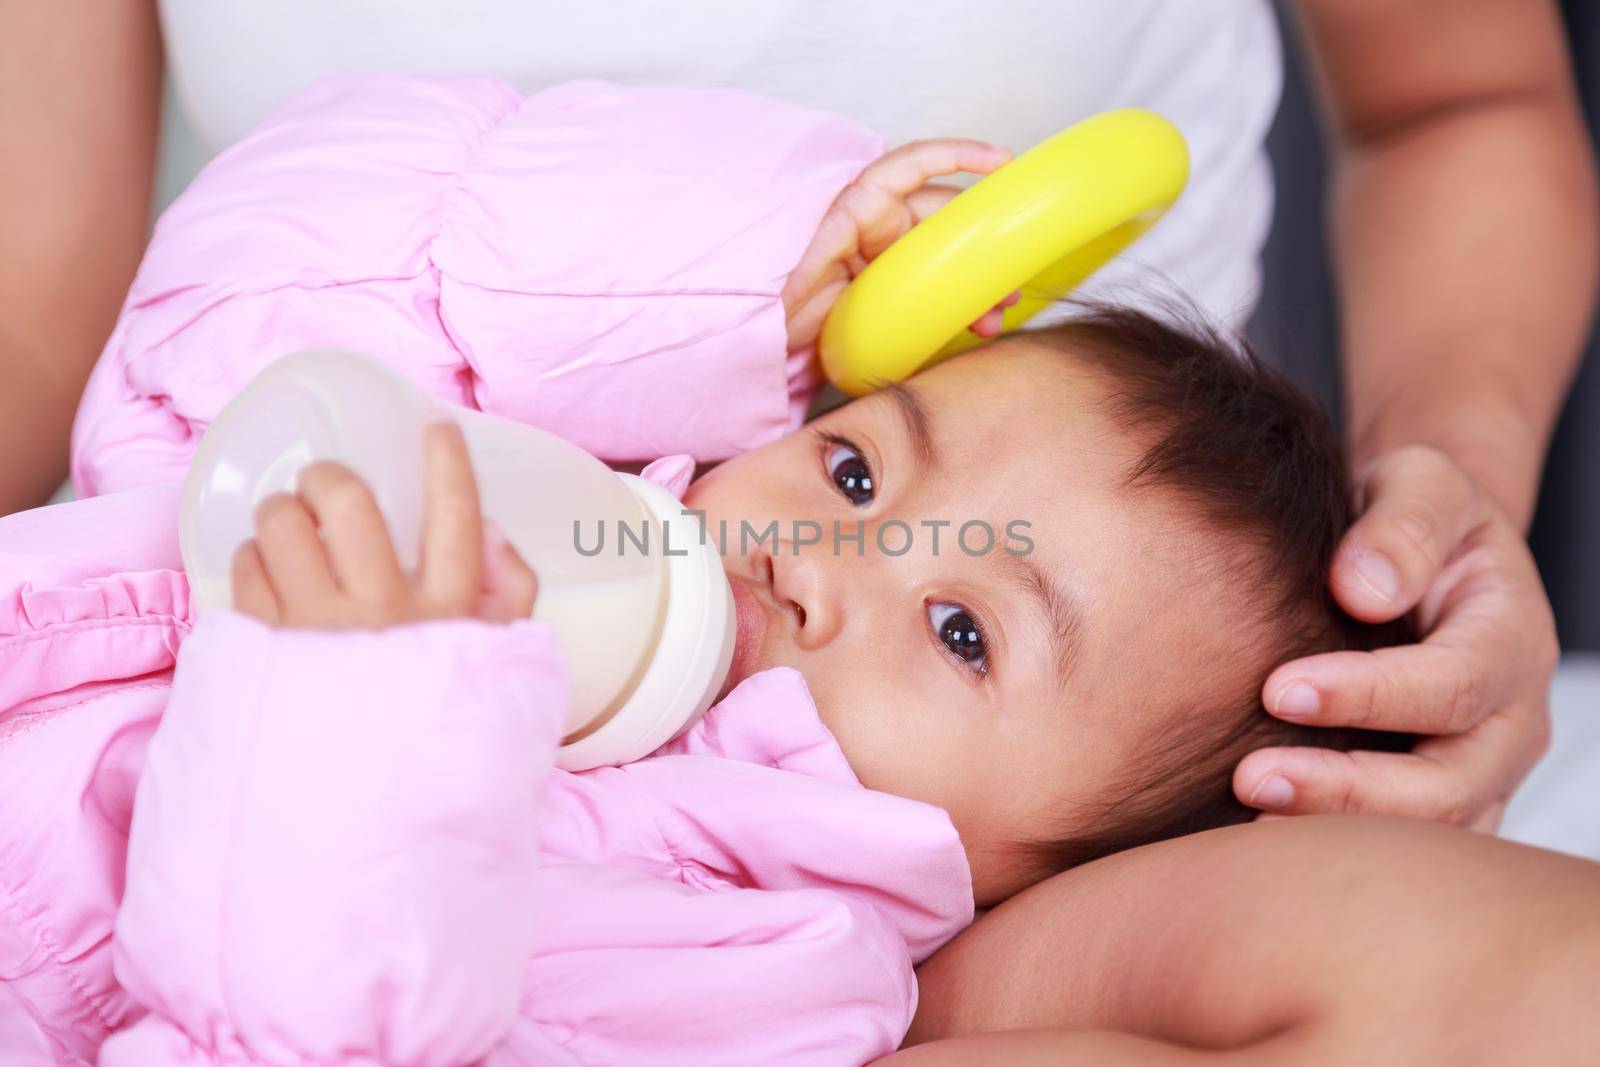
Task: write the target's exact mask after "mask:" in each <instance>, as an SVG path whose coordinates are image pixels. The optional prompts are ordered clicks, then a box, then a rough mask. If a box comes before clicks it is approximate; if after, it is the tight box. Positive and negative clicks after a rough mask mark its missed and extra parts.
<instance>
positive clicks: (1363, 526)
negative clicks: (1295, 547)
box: [1331, 445, 1490, 622]
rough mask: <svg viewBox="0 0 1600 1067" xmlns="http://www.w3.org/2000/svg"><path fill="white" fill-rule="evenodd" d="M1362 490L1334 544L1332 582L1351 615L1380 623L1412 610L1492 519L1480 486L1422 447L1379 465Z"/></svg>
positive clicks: (1390, 455)
mask: <svg viewBox="0 0 1600 1067" xmlns="http://www.w3.org/2000/svg"><path fill="white" fill-rule="evenodd" d="M1361 488H1362V492H1363V495H1364V496H1365V498H1366V507H1365V509H1364V510H1363V512H1362V514H1361V517H1360V518H1359V519H1357V520H1356V522H1355V523H1354V524H1353V525H1352V526H1351V527H1350V529H1349V530H1347V531H1346V532H1345V535H1344V537H1343V538H1342V539H1341V540H1340V542H1339V550H1338V552H1337V554H1336V555H1335V557H1334V562H1333V569H1332V574H1331V582H1332V586H1333V593H1334V596H1335V598H1337V599H1338V601H1339V603H1340V604H1341V605H1342V606H1343V607H1344V609H1345V610H1346V611H1348V612H1349V613H1350V614H1351V615H1354V616H1355V617H1356V618H1358V619H1363V620H1366V621H1368V622H1382V621H1386V620H1389V619H1395V618H1398V617H1400V616H1401V615H1403V614H1405V613H1406V612H1407V611H1410V610H1411V608H1412V607H1414V606H1415V605H1416V603H1417V601H1418V600H1420V599H1421V598H1422V596H1423V594H1424V593H1426V592H1427V590H1428V587H1429V586H1430V585H1432V584H1433V580H1434V578H1435V577H1436V576H1437V575H1438V573H1439V571H1440V569H1441V568H1442V567H1443V566H1444V564H1445V561H1446V560H1447V559H1448V558H1449V557H1450V554H1451V553H1452V552H1454V551H1455V549H1456V547H1457V546H1458V545H1460V544H1461V542H1462V541H1463V540H1465V539H1466V537H1467V535H1468V534H1469V533H1470V532H1471V531H1472V530H1474V529H1475V528H1477V527H1478V526H1480V525H1482V524H1483V523H1484V522H1485V521H1487V520H1488V519H1489V518H1490V512H1489V509H1488V506H1487V503H1486V501H1485V499H1484V496H1483V493H1482V491H1481V490H1480V489H1479V488H1478V486H1477V483H1476V482H1474V481H1473V480H1472V478H1471V477H1470V476H1468V475H1467V474H1466V472H1464V471H1463V470H1462V469H1461V468H1460V467H1459V466H1457V465H1456V463H1455V461H1453V460H1452V459H1450V457H1448V456H1447V455H1445V454H1444V453H1443V452H1440V451H1439V450H1438V449H1435V448H1429V447H1426V446H1422V445H1416V446H1409V447H1406V448H1400V449H1396V450H1395V451H1393V452H1389V453H1386V454H1384V455H1383V456H1381V457H1379V459H1378V460H1376V461H1375V462H1374V463H1373V464H1372V465H1371V466H1370V467H1369V468H1368V470H1367V471H1366V472H1365V474H1364V476H1363V478H1362V479H1361Z"/></svg>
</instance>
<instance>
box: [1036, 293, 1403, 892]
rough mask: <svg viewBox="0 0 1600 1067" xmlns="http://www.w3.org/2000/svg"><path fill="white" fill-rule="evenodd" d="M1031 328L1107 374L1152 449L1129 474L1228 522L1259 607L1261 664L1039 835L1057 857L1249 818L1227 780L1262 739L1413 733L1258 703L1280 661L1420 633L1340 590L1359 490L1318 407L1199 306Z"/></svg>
mask: <svg viewBox="0 0 1600 1067" xmlns="http://www.w3.org/2000/svg"><path fill="white" fill-rule="evenodd" d="M1190 319H1193V320H1194V321H1185V320H1190ZM1180 322H1181V323H1182V324H1181V325H1180V324H1179V323H1180ZM1021 336H1022V337H1024V338H1027V339H1029V340H1031V341H1032V342H1033V343H1035V344H1039V345H1044V346H1048V347H1051V348H1055V349H1058V350H1060V351H1061V352H1062V353H1063V355H1064V356H1067V357H1069V358H1071V359H1072V360H1073V361H1074V363H1075V364H1076V365H1077V366H1079V367H1083V368H1086V369H1087V370H1089V371H1090V373H1091V374H1093V375H1095V376H1096V377H1098V378H1099V379H1101V380H1102V381H1103V382H1104V383H1105V384H1106V385H1107V386H1108V389H1107V391H1106V400H1105V403H1106V405H1107V409H1106V410H1107V414H1108V415H1109V417H1110V418H1111V420H1112V422H1113V423H1114V424H1115V425H1117V426H1119V427H1121V428H1123V429H1125V430H1127V431H1129V433H1130V434H1131V435H1132V437H1133V438H1134V439H1135V440H1136V441H1137V442H1139V445H1140V447H1142V453H1141V454H1140V456H1139V458H1138V459H1137V460H1136V462H1135V463H1134V464H1133V465H1132V467H1131V468H1130V469H1129V471H1128V472H1127V475H1126V479H1125V484H1126V486H1127V487H1128V488H1130V489H1135V490H1149V491H1153V492H1160V493H1170V494H1173V495H1174V496H1175V497H1176V499H1177V500H1178V501H1179V502H1180V503H1181V504H1182V505H1184V506H1185V508H1186V510H1189V511H1190V513H1191V514H1193V515H1194V516H1195V518H1196V520H1197V521H1198V522H1199V524H1200V526H1201V529H1208V530H1210V531H1212V532H1214V533H1215V534H1220V535H1221V537H1220V538H1219V539H1218V540H1219V543H1221V544H1224V545H1226V546H1228V551H1227V552H1225V553H1223V554H1222V556H1220V557H1219V559H1220V560H1222V565H1224V566H1230V567H1237V568H1239V569H1238V571H1237V572H1236V575H1235V579H1234V580H1235V582H1236V588H1238V589H1239V590H1241V591H1245V592H1247V593H1248V594H1249V595H1252V596H1253V597H1254V599H1253V601H1251V602H1249V603H1250V608H1249V610H1250V611H1251V614H1252V616H1253V618H1252V620H1251V621H1250V623H1247V624H1245V625H1243V626H1241V627H1240V633H1241V638H1242V639H1244V640H1250V641H1252V642H1253V647H1252V648H1251V649H1250V650H1249V651H1250V652H1251V653H1252V656H1251V657H1250V658H1249V659H1246V658H1244V657H1241V661H1242V662H1251V661H1254V662H1258V663H1262V664H1265V666H1264V667H1263V668H1262V669H1260V670H1259V672H1258V673H1252V672H1246V673H1248V674H1250V676H1249V677H1246V678H1243V679H1240V680H1239V682H1238V684H1235V685H1232V686H1231V688H1230V691H1229V692H1228V693H1227V695H1226V696H1223V697H1221V698H1213V700H1212V701H1211V702H1209V703H1208V704H1207V705H1204V706H1199V707H1196V708H1194V714H1193V715H1192V716H1188V717H1185V718H1184V719H1182V720H1180V721H1179V723H1178V724H1177V725H1176V726H1175V727H1173V728H1172V729H1171V731H1170V734H1169V736H1167V737H1165V738H1164V739H1162V741H1161V742H1160V743H1159V744H1157V745H1156V746H1154V750H1153V751H1151V752H1148V753H1146V754H1145V755H1146V757H1147V759H1145V760H1143V761H1142V762H1141V764H1140V766H1139V768H1138V770H1137V772H1132V771H1130V772H1128V777H1127V778H1126V779H1125V780H1124V782H1123V784H1122V787H1121V788H1120V789H1116V790H1114V791H1113V794H1112V797H1111V799H1109V800H1107V801H1105V802H1104V803H1103V804H1102V805H1098V806H1097V807H1098V810H1095V811H1090V812H1083V811H1081V810H1080V811H1078V812H1076V813H1075V815H1076V816H1077V817H1076V818H1074V820H1073V821H1074V823H1076V824H1078V825H1083V824H1084V823H1085V822H1087V825H1090V826H1094V827H1096V829H1094V830H1092V831H1090V832H1088V833H1084V832H1081V831H1079V832H1076V833H1074V834H1072V835H1070V836H1064V837H1055V838H1052V837H1050V836H1048V835H1046V836H1045V837H1044V838H1043V839H1041V840H1039V841H1037V842H1033V843H1032V844H1031V846H1030V847H1031V848H1032V849H1033V850H1034V851H1035V853H1036V854H1037V855H1038V856H1039V857H1040V859H1041V860H1042V861H1043V862H1044V864H1045V865H1046V866H1047V867H1048V869H1050V870H1063V869H1066V868H1068V867H1073V866H1076V865H1077V864H1080V863H1085V862H1087V861H1089V860H1092V859H1095V858H1097V857H1100V856H1105V855H1109V854H1111V853H1113V852H1120V851H1123V850H1124V849H1129V848H1134V847H1137V846H1139V845H1143V844H1148V843H1150V842H1153V841H1159V840H1162V839H1164V838H1169V837H1178V836H1180V835H1183V834H1188V833H1194V832H1196V831H1199V830H1206V829H1210V828H1213V827H1218V826H1226V825H1229V824H1232V823H1239V822H1244V821H1246V820H1248V819H1250V818H1251V817H1253V816H1254V814H1255V811H1254V810H1253V809H1251V808H1249V807H1246V806H1245V805H1244V804H1242V803H1240V802H1239V800H1238V799H1236V798H1235V796H1234V793H1233V785H1232V779H1233V770H1234V767H1235V765H1236V764H1237V763H1238V762H1239V760H1240V759H1241V758H1242V757H1243V756H1244V755H1245V754H1246V753H1248V752H1251V751H1253V750H1255V749H1258V748H1262V747H1265V746H1268V745H1320V746H1323V747H1327V748H1338V749H1344V750H1351V749H1382V750H1391V751H1392V750H1398V749H1402V748H1405V747H1408V746H1409V743H1410V741H1411V738H1410V737H1408V736H1406V735H1400V734H1390V733H1382V732H1378V731H1372V730H1358V729H1328V728H1318V727H1313V726H1304V725H1298V724H1295V723H1290V722H1285V721H1283V720H1281V719H1277V718H1274V717H1273V716H1271V715H1269V714H1268V713H1267V712H1266V710H1265V708H1263V707H1262V706H1261V697H1260V691H1261V685H1262V683H1263V682H1264V681H1265V680H1266V676H1267V673H1269V672H1270V670H1271V668H1272V666H1274V665H1276V664H1278V663H1283V662H1286V661H1288V660H1291V659H1295V658H1297V657H1300V656H1304V655H1310V654H1312V653H1316V652H1327V651H1334V650H1338V649H1360V650H1371V649H1375V648H1379V647H1383V646H1385V645H1393V644H1402V643H1405V642H1407V641H1409V640H1411V638H1412V635H1411V633H1410V632H1409V629H1408V624H1407V623H1406V622H1404V621H1397V622H1395V623H1391V624H1387V625H1371V624H1368V623H1363V622H1360V621H1358V620H1356V619H1354V618H1352V617H1351V616H1349V615H1348V614H1346V613H1345V612H1344V611H1343V610H1341V609H1340V607H1339V605H1338V604H1337V602H1335V600H1334V599H1333V596H1332V594H1331V592H1330V591H1329V588H1328V578H1327V575H1328V569H1329V566H1330V564H1331V563H1332V560H1333V555H1334V551H1335V549H1336V548H1337V546H1338V543H1339V539H1340V537H1341V536H1342V534H1343V533H1344V531H1345V529H1346V528H1347V527H1348V526H1349V525H1350V522H1351V518H1352V514H1353V490H1352V485H1351V479H1350V472H1349V469H1348V466H1347V464H1346V462H1345V458H1344V452H1343V449H1342V448H1341V447H1340V442H1339V437H1338V434H1337V432H1336V431H1335V429H1334V426H1333V422H1332V420H1331V419H1330V417H1329V416H1328V413H1327V412H1326V411H1325V410H1324V409H1323V407H1322V406H1321V405H1320V404H1319V403H1318V402H1317V401H1316V400H1315V399H1313V398H1312V397H1311V396H1309V395H1308V394H1307V393H1306V392H1304V391H1303V390H1301V389H1300V388H1299V387H1298V386H1296V385H1295V384H1294V383H1293V382H1292V381H1290V380H1289V379H1288V378H1287V377H1286V376H1285V375H1283V374H1282V373H1280V372H1279V371H1277V370H1275V369H1273V368H1272V367H1270V366H1267V365H1266V364H1265V363H1263V362H1262V361H1261V360H1260V358H1259V357H1257V356H1256V354H1255V352H1254V351H1252V350H1251V349H1250V347H1249V345H1248V344H1246V343H1244V342H1243V341H1239V342H1232V341H1230V340H1228V339H1227V338H1226V337H1224V336H1223V335H1222V334H1221V333H1220V332H1219V331H1218V330H1216V329H1214V328H1212V327H1210V326H1207V325H1204V324H1202V323H1200V322H1199V321H1198V316H1189V315H1183V316H1181V318H1180V317H1179V315H1178V313H1177V312H1176V311H1173V312H1172V313H1170V314H1168V315H1164V316H1162V317H1157V316H1155V315H1151V314H1148V313H1146V312H1143V311H1138V310H1134V309H1131V308H1124V307H1110V306H1103V305H1087V306H1084V307H1083V308H1082V314H1080V315H1078V316H1077V317H1075V318H1073V319H1072V320H1071V321H1068V322H1065V323H1062V324H1059V325H1055V326H1049V327H1045V328H1042V329H1037V330H1030V331H1027V332H1026V333H1024V334H1022V335H1021ZM1250 591H1254V592H1250ZM1257 635H1265V636H1264V637H1259V636H1257ZM1263 643H1264V645H1265V647H1261V646H1262V644H1263ZM1085 814H1087V815H1088V816H1089V818H1088V819H1087V820H1084V819H1083V818H1082V816H1083V815H1085Z"/></svg>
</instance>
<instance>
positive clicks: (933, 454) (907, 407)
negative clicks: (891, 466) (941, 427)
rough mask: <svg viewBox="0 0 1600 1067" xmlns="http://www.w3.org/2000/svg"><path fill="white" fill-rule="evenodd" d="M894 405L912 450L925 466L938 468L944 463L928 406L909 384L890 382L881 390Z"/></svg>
mask: <svg viewBox="0 0 1600 1067" xmlns="http://www.w3.org/2000/svg"><path fill="white" fill-rule="evenodd" d="M881 393H882V395H884V396H886V397H888V398H889V399H890V401H891V402H892V403H893V405H894V410H895V413H896V414H898V415H899V416H900V421H901V423H903V424H904V426H905V431H906V437H908V438H910V440H911V448H912V451H913V452H915V453H916V456H917V459H918V460H919V461H920V462H921V463H922V465H923V466H925V467H929V468H933V469H937V468H938V467H940V466H941V465H942V464H943V457H942V456H941V455H940V453H939V442H938V440H937V439H936V438H935V437H934V435H933V423H932V420H931V419H929V418H928V406H927V405H926V404H924V403H923V402H922V397H921V396H919V395H918V394H917V391H916V390H915V389H913V388H912V387H911V386H909V385H902V384H901V383H899V382H890V383H889V384H887V385H885V386H884V387H883V389H882V390H881Z"/></svg>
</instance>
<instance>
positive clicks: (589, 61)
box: [160, 0, 1281, 325]
mask: <svg viewBox="0 0 1600 1067" xmlns="http://www.w3.org/2000/svg"><path fill="white" fill-rule="evenodd" d="M160 8H161V18H162V26H163V29H164V33H165V38H166V55H167V60H168V63H169V64H170V70H171V77H172V84H173V86H174V88H175V89H176V96H177V100H178V102H179V105H180V109H181V115H177V116H169V121H168V124H167V129H166V132H167V135H168V136H167V148H166V152H167V159H166V161H165V170H164V175H163V178H164V185H165V187H166V189H167V190H168V191H169V193H170V192H171V191H175V190H176V189H177V188H181V186H182V184H183V183H185V182H186V181H187V180H188V178H189V177H190V176H192V174H193V171H194V169H196V168H197V167H198V165H199V164H200V163H202V162H203V161H204V160H205V159H206V158H207V157H209V155H210V154H211V153H213V152H215V151H217V150H218V149H220V148H222V147H225V146H226V145H228V144H229V143H231V142H232V141H234V140H236V139H237V138H239V137H240V136H242V135H243V134H244V133H245V132H246V131H248V130H249V129H250V128H251V126H252V125H254V124H255V123H256V122H258V121H259V120H260V119H261V118H262V117H263V116H265V115H266V114H267V112H268V111H269V110H271V109H272V108H273V107H274V106H275V105H276V104H277V103H278V102H279V101H280V100H282V99H283V98H284V97H285V96H287V95H288V94H290V93H292V92H294V91H295V90H297V89H299V88H301V87H303V86H305V85H307V84H309V83H310V82H312V81H314V80H315V79H316V78H317V77H319V76H320V75H322V74H325V73H329V72H332V71H338V70H394V71H454V72H462V73H473V74H492V75H496V76H498V77H501V78H503V79H505V80H506V81H508V82H510V83H511V84H513V85H515V86H517V87H518V88H519V89H522V90H524V91H534V90H537V89H540V88H542V87H544V86H548V85H551V84H554V83H557V82H561V81H566V80H570V79H572V78H579V77H601V78H607V79H610V80H613V81H619V82H624V83H630V84H673V85H725V86H734V87H738V88H743V89H748V90H751V91H754V92H758V93H764V94H767V95H769V96H775V97H779V98H782V99H785V100H790V101H794V102H796V103H801V104H808V105H811V106H813V107H818V108H823V109H826V110H828V111H833V112H836V113H839V114H843V115H847V116H849V117H851V118H853V119H855V120H856V121H858V122H860V123H862V124H863V125H865V126H868V127H870V128H872V129H874V130H876V131H877V132H878V133H880V134H881V135H882V136H883V137H884V138H885V140H886V141H887V142H888V143H890V144H898V143H901V142H903V141H908V140H913V139H916V138H920V137H935V136H962V137H979V138H983V139H985V140H988V141H992V142H995V143H997V144H1003V145H1006V146H1008V147H1010V148H1013V149H1016V150H1018V151H1021V150H1023V149H1025V148H1027V147H1029V146H1031V145H1033V144H1035V143H1037V142H1039V141H1041V140H1043V139H1044V138H1045V137H1048V136H1049V135H1050V134H1052V133H1054V132H1056V131H1057V130H1059V129H1062V128H1063V127H1065V126H1068V125H1070V124H1071V123H1072V122H1074V121H1076V120H1078V119H1080V118H1083V117H1084V116H1086V115H1090V114H1092V113H1094V112H1097V111H1101V110H1104V109H1106V108H1111V107H1120V106H1126V105H1138V106H1141V107H1147V108H1151V109H1152V110H1155V111H1158V112H1160V113H1162V114H1164V115H1166V116H1167V117H1168V118H1169V119H1171V120H1172V121H1174V122H1175V123H1177V125H1178V126H1179V127H1180V128H1181V129H1182V130H1183V132H1184V134H1185V136H1186V137H1187V138H1188V142H1189V148H1190V152H1191V156H1192V176H1191V179H1190V186H1189V189H1188V190H1187V191H1186V192H1185V194H1184V197H1183V199H1182V200H1181V201H1180V202H1179V204H1178V206H1177V207H1175V208H1174V209H1173V211H1172V212H1170V213H1169V215H1168V217H1167V218H1166V219H1164V220H1163V221H1162V222H1161V224H1160V225H1158V226H1157V227H1156V229H1155V230H1153V231H1152V232H1151V233H1150V234H1149V235H1148V236H1147V237H1145V238H1144V239H1143V240H1141V241H1140V242H1139V243H1138V245H1136V246H1135V248H1134V249H1133V251H1132V253H1131V254H1130V255H1129V256H1127V257H1124V260H1122V261H1119V262H1118V263H1117V264H1114V265H1113V266H1112V267H1110V268H1107V269H1106V270H1105V271H1102V272H1101V275H1100V277H1098V278H1097V279H1096V281H1095V283H1094V284H1093V287H1092V288H1093V290H1094V294H1095V295H1099V296H1107V297H1113V298H1118V299H1131V300H1135V301H1139V300H1142V299H1143V298H1145V297H1146V296H1148V295H1149V294H1150V293H1152V292H1154V291H1157V290H1166V291H1170V290H1171V289H1173V288H1176V289H1178V290H1179V291H1181V292H1182V293H1184V294H1187V295H1188V296H1189V297H1192V298H1193V299H1195V300H1196V301H1197V302H1198V303H1199V304H1200V306H1201V308H1202V309H1203V310H1204V311H1205V312H1207V313H1208V314H1210V315H1211V316H1212V317H1213V318H1215V319H1217V320H1219V321H1221V322H1223V323H1225V324H1229V325H1234V324H1237V323H1239V322H1241V321H1242V318H1243V316H1244V315H1245V314H1247V313H1248V311H1249V309H1250V307H1251V306H1252V305H1253V303H1254V301H1255V296H1256V290H1257V287H1258V273H1257V272H1258V267H1257V257H1258V254H1259V251H1260V247H1261V244H1262V242H1263V241H1264V239H1265V236H1266V231H1267V226H1268V222H1269V220H1270V218H1271V213H1272V196H1271V177H1270V171H1269V169H1268V166H1267V162H1266V158H1265V154H1264V151H1263V147H1262V143H1263V140H1264V138H1265V136H1266V131H1267V127H1268V125H1269V124H1270V123H1271V120H1272V115H1273V112H1274V110H1275V108H1276V105H1277V99H1278V92H1279V85H1280V76H1281V69H1280V57H1279V55H1278V38H1277V31H1276V27H1275V26H1274V24H1273V16H1272V11H1271V8H1270V5H1269V4H1268V2H1267V0H1183V2H1181V3H1176V2H1172V0H1071V2H1065V0H982V2H979V0H870V2H863V0H759V2H751V0H694V2H689V3H685V2H683V0H611V2H605V0H597V2H595V3H590V4H575V3H565V2H561V3H558V2H554V0H449V2H448V3H443V2H440V0H338V2H336V3H329V2H328V0H273V2H272V3H257V4H231V3H227V4H224V3H217V2H216V0H160ZM185 126H186V127H187V129H185V128H184V127H185ZM186 141H187V142H188V143H185V142H186Z"/></svg>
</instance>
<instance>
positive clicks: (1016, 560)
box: [989, 551, 1083, 694]
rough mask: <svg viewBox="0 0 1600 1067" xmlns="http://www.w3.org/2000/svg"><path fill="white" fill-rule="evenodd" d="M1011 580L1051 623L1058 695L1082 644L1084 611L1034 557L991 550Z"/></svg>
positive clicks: (1055, 682)
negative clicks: (1032, 598) (1037, 604)
mask: <svg viewBox="0 0 1600 1067" xmlns="http://www.w3.org/2000/svg"><path fill="white" fill-rule="evenodd" d="M989 555H990V556H991V557H992V558H993V559H995V560H996V561H997V562H998V564H999V566H1000V569H1001V570H1003V571H1005V572H1006V575H1007V577H1008V578H1010V579H1011V580H1012V581H1013V582H1015V583H1017V584H1018V585H1021V586H1022V587H1023V588H1025V589H1026V590H1027V591H1028V594H1029V595H1030V596H1032V597H1034V598H1035V599H1036V600H1037V601H1038V603H1039V606H1040V607H1041V608H1042V609H1043V611H1044V615H1045V618H1046V619H1048V620H1049V621H1050V645H1051V650H1052V651H1053V652H1054V654H1055V657H1054V658H1055V679H1054V686H1055V689H1056V692H1057V693H1058V694H1059V693H1060V691H1061V690H1062V689H1063V688H1064V687H1065V686H1066V681H1067V676H1068V675H1070V674H1071V673H1072V662H1073V659H1074V656H1075V655H1076V653H1077V649H1078V645H1079V644H1080V642H1081V638H1082V631H1083V610H1082V608H1080V607H1079V605H1078V601H1077V599H1076V598H1075V597H1074V596H1073V595H1072V594H1071V592H1069V591H1068V590H1067V589H1066V588H1065V587H1064V586H1062V585H1061V583H1060V582H1058V581H1056V579H1055V577H1054V576H1053V575H1052V574H1050V573H1049V572H1047V571H1046V570H1045V569H1044V567H1042V566H1041V565H1040V564H1039V561H1038V560H1036V559H1034V558H1033V555H1032V554H1031V553H1030V554H1027V555H1013V554H1012V553H1011V552H1009V551H992V552H990V553H989Z"/></svg>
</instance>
